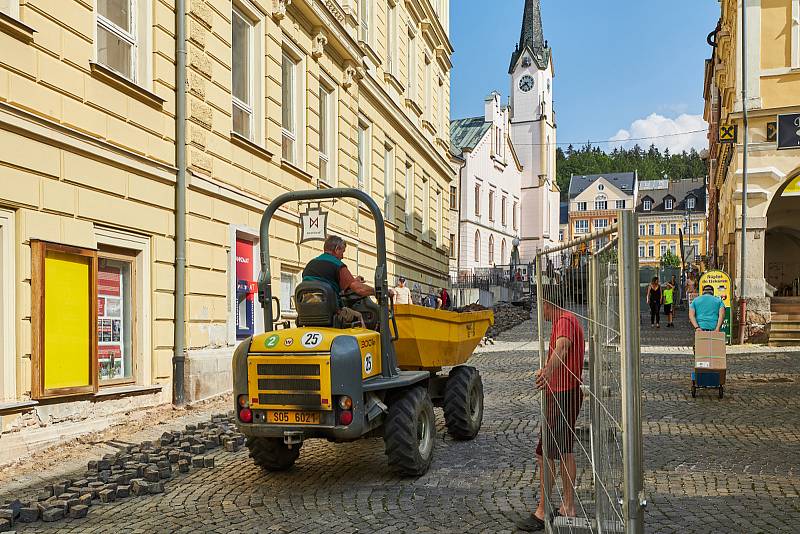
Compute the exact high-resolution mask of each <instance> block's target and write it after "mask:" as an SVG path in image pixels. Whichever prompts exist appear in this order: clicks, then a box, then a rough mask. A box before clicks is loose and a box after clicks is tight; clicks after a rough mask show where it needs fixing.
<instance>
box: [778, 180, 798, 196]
mask: <svg viewBox="0 0 800 534" xmlns="http://www.w3.org/2000/svg"><path fill="white" fill-rule="evenodd" d="M781 196H784V197H800V176H798V177H797V178H795V179H794V180H792V181H791V182H789V185H787V186H786V189H784V190H783V193H782V194H781Z"/></svg>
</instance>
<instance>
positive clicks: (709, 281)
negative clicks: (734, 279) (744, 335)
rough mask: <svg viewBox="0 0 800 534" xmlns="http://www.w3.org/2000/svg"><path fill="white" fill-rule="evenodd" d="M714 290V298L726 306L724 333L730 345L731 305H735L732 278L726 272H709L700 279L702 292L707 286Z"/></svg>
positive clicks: (723, 324) (722, 329)
mask: <svg viewBox="0 0 800 534" xmlns="http://www.w3.org/2000/svg"><path fill="white" fill-rule="evenodd" d="M707 285H708V286H712V287H713V288H714V296H715V297H719V298H720V299H722V303H723V304H725V320H724V321H723V323H722V328H721V329H720V330H721V331H722V332H725V339H726V340H727V342H728V343H729V344H730V343H731V341H732V337H731V304H732V303H733V293H732V292H731V287H732V284H731V277H730V276H728V273H726V272H724V271H708V272H707V273H705V274H704V275H703V276H701V277H700V284H699V288H700V290H701V291H702V289H703V287H705V286H707Z"/></svg>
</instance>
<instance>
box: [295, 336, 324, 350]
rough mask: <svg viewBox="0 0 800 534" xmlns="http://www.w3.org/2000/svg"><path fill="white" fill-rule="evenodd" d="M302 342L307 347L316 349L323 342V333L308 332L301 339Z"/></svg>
mask: <svg viewBox="0 0 800 534" xmlns="http://www.w3.org/2000/svg"><path fill="white" fill-rule="evenodd" d="M300 343H302V345H303V346H304V347H305V348H307V349H314V348H317V347H318V346H319V344H320V343H322V334H320V333H319V332H306V333H305V334H303V337H302V338H301V339H300Z"/></svg>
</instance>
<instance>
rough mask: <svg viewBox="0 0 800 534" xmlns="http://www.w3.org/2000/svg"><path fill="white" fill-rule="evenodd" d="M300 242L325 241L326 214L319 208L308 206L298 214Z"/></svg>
mask: <svg viewBox="0 0 800 534" xmlns="http://www.w3.org/2000/svg"><path fill="white" fill-rule="evenodd" d="M300 225H301V230H302V233H301V236H300V242H301V243H305V242H307V241H325V238H326V237H327V235H328V214H327V213H326V212H324V211H322V210H320V209H319V208H309V209H308V211H306V212H305V213H303V214H302V215H300Z"/></svg>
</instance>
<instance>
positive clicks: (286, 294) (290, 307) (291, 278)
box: [281, 271, 297, 313]
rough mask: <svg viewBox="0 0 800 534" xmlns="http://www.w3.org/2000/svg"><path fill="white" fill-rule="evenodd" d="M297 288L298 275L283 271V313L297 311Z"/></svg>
mask: <svg viewBox="0 0 800 534" xmlns="http://www.w3.org/2000/svg"><path fill="white" fill-rule="evenodd" d="M296 288H297V273H292V272H285V271H281V312H282V313H292V312H294V311H295V302H294V290H295V289H296Z"/></svg>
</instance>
